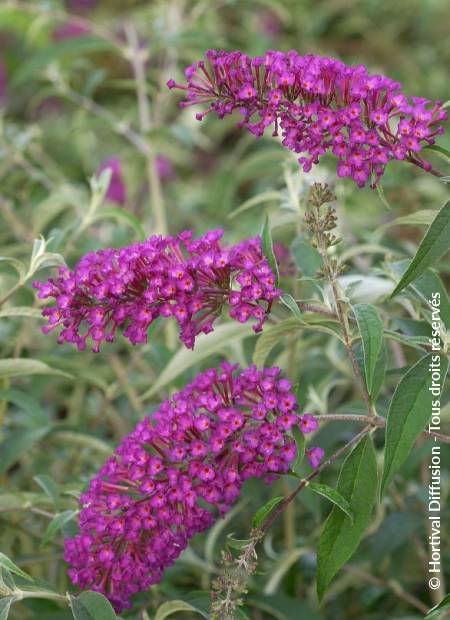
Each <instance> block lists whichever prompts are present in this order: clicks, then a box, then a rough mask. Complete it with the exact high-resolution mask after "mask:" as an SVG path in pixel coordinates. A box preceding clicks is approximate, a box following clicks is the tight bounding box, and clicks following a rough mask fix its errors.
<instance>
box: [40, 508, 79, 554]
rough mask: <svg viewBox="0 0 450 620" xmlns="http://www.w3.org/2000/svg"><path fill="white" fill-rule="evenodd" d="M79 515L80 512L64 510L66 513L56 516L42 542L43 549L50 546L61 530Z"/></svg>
mask: <svg viewBox="0 0 450 620" xmlns="http://www.w3.org/2000/svg"><path fill="white" fill-rule="evenodd" d="M77 514H78V510H64V512H60V513H59V514H57V515H55V516H54V517H53V519H52V520H51V521H50V523H49V524H48V526H47V530H46V532H45V534H44V536H43V538H42V540H41V547H44V546H45V545H46V544H48V543H49V542H50V541H51V540H52V539H53V538H54V537H55V536H56V534H57V533H58V532H59V530H61V529H62V528H63V527H64V526H65V525H66V523H69V521H72V519H73V518H74V517H75V516H76V515H77Z"/></svg>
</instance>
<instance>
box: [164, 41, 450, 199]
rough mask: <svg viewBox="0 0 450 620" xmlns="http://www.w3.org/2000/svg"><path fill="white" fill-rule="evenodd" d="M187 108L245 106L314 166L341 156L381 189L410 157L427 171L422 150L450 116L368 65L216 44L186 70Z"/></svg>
mask: <svg viewBox="0 0 450 620" xmlns="http://www.w3.org/2000/svg"><path fill="white" fill-rule="evenodd" d="M185 75H186V80H187V85H183V84H177V83H176V82H175V81H174V80H169V82H168V86H169V88H180V89H183V90H184V91H185V92H186V99H185V101H183V102H182V103H181V104H180V105H181V106H182V107H185V106H190V105H196V104H206V105H207V106H208V108H207V109H206V110H205V111H204V112H201V113H198V114H197V115H196V117H197V119H198V120H202V119H203V118H204V117H205V116H206V115H207V114H209V113H210V112H214V113H215V114H216V115H217V116H218V117H219V118H223V117H224V116H225V115H227V114H230V113H231V112H233V110H238V111H239V113H240V114H241V116H242V121H241V122H240V126H241V127H242V126H243V127H246V128H247V129H248V130H249V131H250V132H252V133H253V134H255V135H256V136H262V135H263V134H264V132H265V131H266V129H267V128H268V127H271V128H273V133H272V135H273V136H278V135H279V134H281V137H282V143H283V145H284V146H285V147H287V148H288V149H290V150H292V151H293V152H294V153H296V154H299V155H300V157H299V162H300V163H301V164H302V165H303V169H304V170H305V172H309V171H310V170H311V167H312V166H313V165H314V164H317V163H318V162H319V158H320V157H321V156H322V155H324V154H325V153H330V152H331V153H333V154H334V155H335V156H336V157H337V158H338V165H337V173H338V175H339V176H340V177H351V178H352V179H353V180H354V181H355V183H356V184H357V185H358V186H359V187H364V186H365V185H366V183H367V182H368V181H371V185H372V187H374V186H375V185H376V183H377V181H378V180H379V178H380V177H381V176H382V174H383V173H384V169H385V167H386V164H387V163H388V162H389V161H391V160H394V159H397V160H407V161H409V162H411V163H414V164H416V165H418V166H420V167H422V168H424V169H425V170H427V171H432V168H431V165H430V164H429V163H428V162H426V161H424V160H423V159H422V158H421V156H420V155H419V152H420V151H421V150H422V149H423V147H424V146H427V145H430V144H433V143H434V139H435V137H436V136H437V135H439V134H441V133H442V132H443V127H442V126H441V125H440V123H441V121H443V120H445V119H446V118H447V116H446V112H445V111H444V109H443V108H442V103H441V102H435V103H433V102H431V101H429V100H427V99H423V98H418V97H410V98H409V97H407V96H406V95H405V94H403V92H402V91H401V90H400V86H401V85H400V84H399V83H398V82H395V81H393V80H391V79H389V78H388V77H385V76H383V75H371V74H369V73H368V72H367V70H366V68H365V67H364V66H363V65H356V66H347V65H345V64H344V63H343V62H341V61H339V60H335V59H333V58H327V57H321V56H315V55H312V54H308V55H306V56H300V55H299V54H298V53H297V52H295V51H289V52H286V53H285V52H277V51H268V52H266V53H265V55H264V56H256V57H253V58H252V57H250V56H247V55H246V54H243V53H241V52H238V51H234V52H226V51H215V50H211V51H209V52H207V54H206V61H205V60H200V61H199V62H197V63H195V64H193V65H191V66H190V67H188V68H187V69H186V71H185Z"/></svg>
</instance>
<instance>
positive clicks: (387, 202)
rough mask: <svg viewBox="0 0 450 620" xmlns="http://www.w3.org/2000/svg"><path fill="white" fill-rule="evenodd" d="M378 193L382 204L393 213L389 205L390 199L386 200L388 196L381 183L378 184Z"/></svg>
mask: <svg viewBox="0 0 450 620" xmlns="http://www.w3.org/2000/svg"><path fill="white" fill-rule="evenodd" d="M377 192H378V196H379V197H380V200H381V202H382V203H383V204H384V206H385V207H386V209H387V210H388V211H392V207H391V205H390V204H389V201H388V199H387V198H386V195H385V193H384V189H383V186H382V185H381V183H380V182H378V183H377Z"/></svg>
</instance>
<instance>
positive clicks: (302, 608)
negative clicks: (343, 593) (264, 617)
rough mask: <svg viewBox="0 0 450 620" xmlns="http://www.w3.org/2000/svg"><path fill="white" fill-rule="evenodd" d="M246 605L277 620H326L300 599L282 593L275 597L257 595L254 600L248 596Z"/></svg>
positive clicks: (258, 593)
mask: <svg viewBox="0 0 450 620" xmlns="http://www.w3.org/2000/svg"><path fill="white" fill-rule="evenodd" d="M245 603H246V605H249V606H251V607H256V608H257V609H260V610H261V611H263V612H265V613H266V614H268V615H269V618H271V619H272V618H274V619H275V620H324V618H323V616H322V615H320V614H319V613H318V612H317V611H315V610H313V609H311V607H309V606H308V605H307V604H306V603H305V602H303V601H301V600H299V598H298V597H296V598H294V597H289V596H286V595H284V594H281V593H280V592H277V594H275V595H273V596H267V595H262V594H261V593H260V592H257V593H255V595H254V598H253V597H252V596H248V597H246V599H245Z"/></svg>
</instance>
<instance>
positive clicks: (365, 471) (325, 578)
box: [317, 435, 377, 600]
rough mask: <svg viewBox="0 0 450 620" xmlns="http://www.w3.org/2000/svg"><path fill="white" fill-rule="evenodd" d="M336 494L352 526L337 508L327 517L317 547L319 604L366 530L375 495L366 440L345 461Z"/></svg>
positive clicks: (372, 455) (374, 474) (371, 453)
mask: <svg viewBox="0 0 450 620" xmlns="http://www.w3.org/2000/svg"><path fill="white" fill-rule="evenodd" d="M337 491H338V493H339V494H340V495H342V497H343V498H344V499H346V500H347V501H348V503H349V505H350V510H351V511H352V513H353V515H354V521H353V524H352V522H351V520H350V517H348V516H347V515H346V514H345V513H344V512H343V511H342V510H341V509H340V508H338V507H337V506H334V507H333V509H332V511H331V513H330V514H329V516H328V518H327V520H326V522H325V525H324V528H323V531H322V534H321V536H320V539H319V544H318V547H317V595H318V598H319V600H322V598H323V595H324V593H325V590H326V588H327V587H328V585H329V583H330V581H331V580H332V579H333V577H334V576H335V574H336V573H337V572H338V570H339V569H340V568H341V566H343V564H345V563H346V562H347V561H348V560H349V558H350V557H351V556H352V555H353V554H354V552H355V551H356V549H357V548H358V545H359V543H360V541H361V538H362V536H363V534H364V531H365V529H366V527H367V526H368V524H369V522H370V519H371V516H372V509H373V505H374V502H375V496H376V492H377V463H376V458H375V450H374V448H373V444H372V440H371V438H370V436H368V435H367V436H366V437H365V438H364V439H363V440H362V441H360V443H359V444H358V445H357V446H356V447H355V448H354V449H353V451H352V452H351V453H350V454H349V456H348V457H347V459H346V460H345V462H344V464H343V466H342V470H341V473H340V476H339V481H338V485H337Z"/></svg>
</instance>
